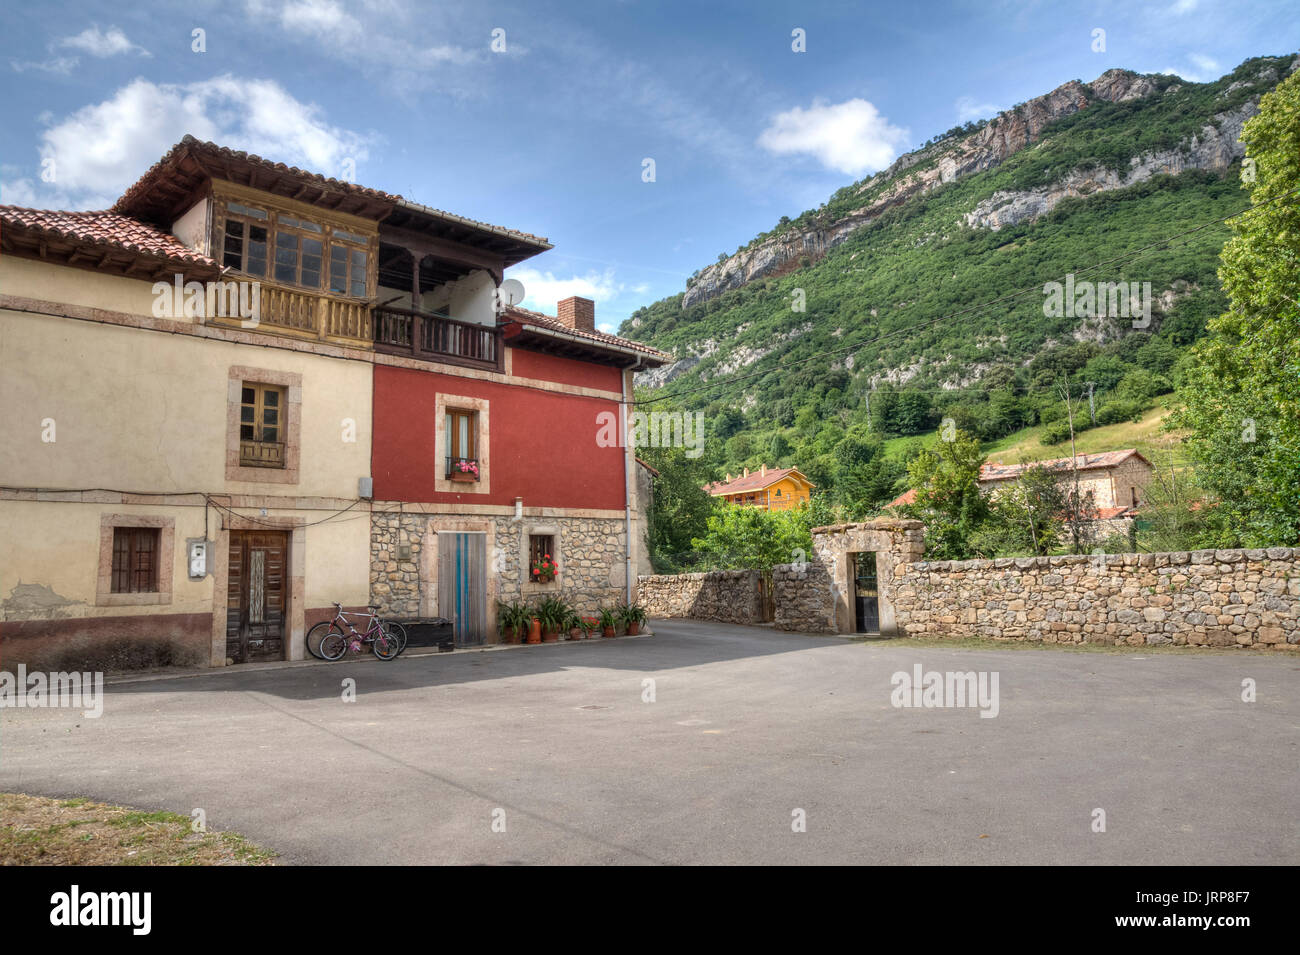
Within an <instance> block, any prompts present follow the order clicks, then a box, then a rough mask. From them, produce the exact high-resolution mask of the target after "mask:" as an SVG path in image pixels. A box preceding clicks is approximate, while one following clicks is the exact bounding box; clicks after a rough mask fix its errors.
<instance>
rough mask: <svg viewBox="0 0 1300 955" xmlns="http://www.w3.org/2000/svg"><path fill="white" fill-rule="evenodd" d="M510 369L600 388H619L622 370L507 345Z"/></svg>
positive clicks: (521, 374) (522, 375)
mask: <svg viewBox="0 0 1300 955" xmlns="http://www.w3.org/2000/svg"><path fill="white" fill-rule="evenodd" d="M510 370H511V373H512V374H514V375H515V376H516V377H519V378H540V379H541V380H542V381H555V382H559V383H560V384H565V385H577V386H578V387H580V388H598V389H600V390H601V391H619V390H620V389H621V388H622V378H623V372H622V371H621V370H619V369H618V368H613V367H611V366H609V365H597V364H595V363H594V362H589V361H575V360H574V359H572V358H560V357H559V356H557V355H545V354H542V353H541V352H535V351H525V350H524V349H522V348H512V349H510Z"/></svg>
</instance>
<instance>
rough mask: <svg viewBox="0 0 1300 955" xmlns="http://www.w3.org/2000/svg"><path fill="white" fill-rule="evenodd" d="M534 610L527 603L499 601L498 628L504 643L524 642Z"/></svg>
mask: <svg viewBox="0 0 1300 955" xmlns="http://www.w3.org/2000/svg"><path fill="white" fill-rule="evenodd" d="M532 619H533V612H532V611H531V610H530V609H529V608H528V606H527V605H526V604H523V603H519V602H516V601H501V600H498V601H497V630H499V631H500V632H501V642H502V643H509V644H513V643H522V642H523V641H524V640H525V639H527V636H528V626H529V624H530V623H532Z"/></svg>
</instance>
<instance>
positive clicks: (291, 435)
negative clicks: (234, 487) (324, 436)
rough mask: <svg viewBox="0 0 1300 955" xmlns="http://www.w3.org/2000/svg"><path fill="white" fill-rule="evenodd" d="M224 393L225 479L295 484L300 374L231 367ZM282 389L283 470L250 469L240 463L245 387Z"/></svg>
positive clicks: (298, 457) (298, 456)
mask: <svg viewBox="0 0 1300 955" xmlns="http://www.w3.org/2000/svg"><path fill="white" fill-rule="evenodd" d="M227 374H228V375H229V379H228V382H227V391H226V480H227V481H240V482H251V483H257V484H297V483H298V475H299V461H300V460H301V456H302V454H301V452H302V375H301V374H298V373H297V372H291V371H276V370H274V369H270V368H253V367H250V366H248V365H231V366H230V368H229V370H228V372H227ZM254 384H256V385H266V386H279V387H281V388H283V389H284V404H283V405H282V408H283V413H282V415H281V419H280V420H281V425H280V428H281V435H282V437H281V442H282V443H283V444H284V453H283V458H284V465H283V467H265V466H263V467H250V466H248V465H245V464H243V463H242V454H241V438H240V435H241V434H242V431H241V429H240V424H241V423H242V422H241V416H242V411H243V407H244V401H243V390H244V386H245V385H254Z"/></svg>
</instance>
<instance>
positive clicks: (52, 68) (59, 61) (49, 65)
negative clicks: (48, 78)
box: [9, 56, 81, 76]
mask: <svg viewBox="0 0 1300 955" xmlns="http://www.w3.org/2000/svg"><path fill="white" fill-rule="evenodd" d="M80 62H81V60H80V59H78V58H77V57H75V56H55V57H51V58H50V59H48V60H10V61H9V65H10V66H12V67H13V68H14V72H15V73H26V72H27V71H28V70H40V71H41V72H42V73H62V74H64V75H65V76H66V75H67V74H68V73H71V72H72V71H73V70H74V69H76V66H77V64H78V63H80Z"/></svg>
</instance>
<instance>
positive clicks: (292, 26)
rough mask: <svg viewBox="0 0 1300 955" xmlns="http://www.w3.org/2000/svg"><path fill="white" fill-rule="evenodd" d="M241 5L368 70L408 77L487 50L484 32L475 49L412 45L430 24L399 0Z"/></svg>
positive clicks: (248, 0) (255, 0) (269, 0)
mask: <svg viewBox="0 0 1300 955" xmlns="http://www.w3.org/2000/svg"><path fill="white" fill-rule="evenodd" d="M245 6H246V7H247V9H248V12H249V15H250V16H251V17H253V18H255V19H257V20H265V21H270V22H276V23H278V24H279V26H280V28H281V29H283V30H284V31H285V32H286V33H288V34H290V35H292V36H296V37H300V38H303V39H307V40H310V41H312V42H313V43H314V45H315V47H316V48H317V49H318V50H320V49H324V50H325V51H327V52H329V53H331V54H332V55H334V56H337V57H339V58H340V59H343V60H346V61H349V62H356V63H358V64H361V65H363V66H364V67H365V68H366V69H372V68H374V67H375V66H376V65H378V66H380V67H384V68H388V69H391V70H393V71H394V72H395V73H397V74H399V75H401V76H403V77H408V78H409V77H411V76H412V75H413V74H414V73H416V72H418V71H419V70H422V69H428V68H431V67H435V66H439V65H441V64H445V63H451V64H456V65H465V64H467V63H471V62H474V61H476V60H479V59H482V58H483V54H484V53H485V52H486V51H487V48H488V40H489V36H488V34H487V33H484V34H483V38H482V39H483V44H482V48H481V49H479V50H470V49H466V48H463V47H458V46H453V45H450V44H441V43H440V44H434V45H425V44H421V43H419V42H417V41H415V40H413V39H412V38H413V37H415V36H418V35H420V34H422V33H427V32H428V31H429V30H430V28H431V27H432V26H433V25H434V24H433V23H431V21H430V11H429V10H428V9H427V8H422V7H419V6H408V5H406V4H404V3H401V2H398V0H388V2H385V3H381V4H360V5H356V4H354V5H353V9H354V10H356V13H353V12H352V11H350V10H349V9H348V7H347V6H346V5H345V4H344V3H343V2H341V0H245ZM511 52H512V53H518V52H520V51H518V50H514V49H511Z"/></svg>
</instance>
